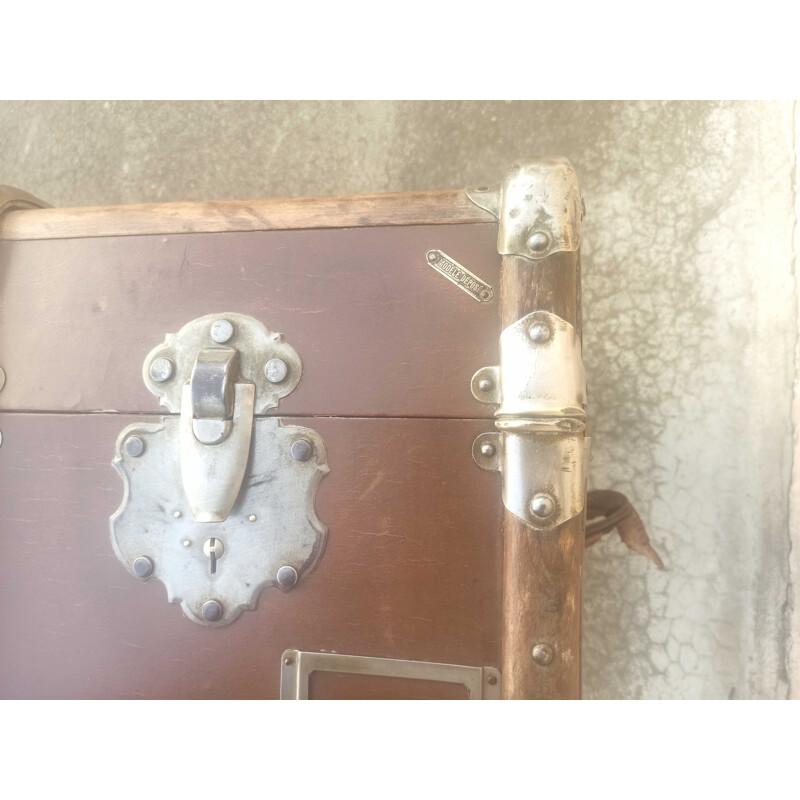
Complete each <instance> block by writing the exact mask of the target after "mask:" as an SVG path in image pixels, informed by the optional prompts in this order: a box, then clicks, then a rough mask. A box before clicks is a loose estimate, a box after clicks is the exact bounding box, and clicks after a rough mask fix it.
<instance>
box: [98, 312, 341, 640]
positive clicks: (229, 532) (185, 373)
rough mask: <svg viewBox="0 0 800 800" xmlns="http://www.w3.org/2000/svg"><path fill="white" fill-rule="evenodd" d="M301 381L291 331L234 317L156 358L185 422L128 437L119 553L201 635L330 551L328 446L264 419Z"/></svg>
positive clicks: (164, 389)
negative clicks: (319, 498) (324, 517)
mask: <svg viewBox="0 0 800 800" xmlns="http://www.w3.org/2000/svg"><path fill="white" fill-rule="evenodd" d="M301 373H302V363H301V361H300V357H299V356H298V354H297V352H296V351H295V350H294V348H292V347H291V346H290V345H288V344H287V343H286V342H284V341H283V338H282V336H281V334H279V333H273V332H271V331H269V330H267V329H266V327H264V325H262V324H261V323H260V322H258V321H257V320H255V319H253V318H252V317H248V316H245V315H243V314H234V313H225V314H211V315H209V316H206V317H201V318H200V319H196V320H194V321H193V322H190V323H189V324H187V325H185V326H184V327H183V328H181V330H180V331H179V332H178V333H177V334H168V335H167V337H166V340H165V341H164V342H163V343H162V344H160V345H159V346H158V347H156V348H155V349H154V350H152V351H151V352H150V354H149V355H148V356H147V358H146V359H145V362H144V370H143V376H144V382H145V384H146V386H147V388H148V389H149V390H150V391H151V392H152V393H153V394H155V395H157V396H158V397H159V400H160V402H161V404H162V405H164V406H166V407H167V408H168V409H169V411H170V412H173V413H172V414H170V415H169V416H165V417H163V418H162V419H161V421H160V422H158V423H136V424H133V425H129V426H128V427H127V428H125V430H123V431H122V433H120V435H119V438H118V439H117V444H116V451H115V455H114V460H113V462H112V463H113V465H114V467H115V468H116V469H117V471H118V472H119V474H120V475H121V476H122V480H123V483H124V487H125V491H124V496H123V499H122V504H121V505H120V507H119V508H118V509H117V511H116V512H115V513H114V515H113V516H112V517H111V543H112V545H113V546H114V550H115V552H116V554H117V557H118V558H119V559H120V561H121V562H122V563H123V565H124V566H125V567H126V568H127V570H128V571H129V572H130V573H131V575H133V576H135V577H137V578H139V579H140V580H145V581H147V580H150V579H156V580H159V581H161V582H162V583H163V584H164V586H165V587H166V589H167V599H168V600H169V602H170V603H180V605H181V607H182V608H183V610H184V612H185V613H186V615H187V616H188V617H189V618H190V619H191V620H193V621H194V622H197V623H199V624H201V625H206V626H210V627H219V626H222V625H226V624H228V623H229V622H232V621H233V620H234V619H236V618H237V617H238V616H239V614H241V612H242V611H243V610H244V609H246V608H249V609H254V608H255V607H256V604H257V602H258V596H259V594H260V593H261V590H262V589H265V588H267V587H270V586H275V587H278V588H279V589H282V590H284V591H288V590H289V589H291V588H292V587H293V586H294V585H295V584H296V583H297V582H298V581H299V580H301V579H302V578H303V577H304V575H305V574H306V573H307V572H309V571H310V570H311V569H312V568H313V567H314V565H315V564H316V562H317V561H318V559H319V558H320V556H321V555H322V552H323V550H324V546H325V538H326V535H327V529H326V528H325V526H324V525H323V524H322V522H320V520H319V518H318V517H317V515H316V512H315V510H314V498H315V495H316V490H317V486H318V485H319V482H320V481H321V480H322V478H323V477H324V476H325V475H326V474H327V472H328V465H327V456H326V452H325V444H324V442H323V441H322V438H321V437H320V436H319V434H318V433H316V431H313V430H311V429H309V428H304V427H300V426H298V425H284V424H283V423H282V421H281V420H280V419H277V418H275V417H266V416H262V415H263V414H264V413H265V412H266V411H268V410H270V409H272V408H275V407H276V406H277V405H278V402H279V401H280V399H281V398H283V397H286V396H287V395H289V394H290V393H291V392H292V391H293V390H294V389H295V388H296V386H297V384H298V383H299V381H300V376H301Z"/></svg>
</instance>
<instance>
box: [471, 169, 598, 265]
mask: <svg viewBox="0 0 800 800" xmlns="http://www.w3.org/2000/svg"><path fill="white" fill-rule="evenodd" d="M467 197H469V199H470V200H471V201H472V202H473V203H475V205H477V206H479V207H480V208H483V209H485V210H486V211H488V212H489V213H490V214H492V215H493V216H494V217H495V218H496V219H497V220H498V221H499V222H500V225H499V228H498V232H497V252H498V253H500V254H501V255H515V256H523V257H524V258H529V259H532V260H538V259H541V258H547V257H548V256H549V255H552V254H553V253H557V252H562V251H574V250H577V249H578V248H579V247H580V243H581V227H580V226H581V219H582V217H583V201H582V200H581V195H580V189H579V188H578V179H577V176H576V175H575V169H574V167H573V166H572V164H571V163H570V162H569V161H568V160H567V159H566V158H551V159H541V160H539V161H535V162H532V163H527V164H516V163H515V164H512V165H511V166H510V167H509V169H508V172H507V173H506V176H505V178H504V180H503V182H502V183H501V184H500V185H499V186H495V187H491V188H490V187H488V186H479V187H478V188H476V189H469V190H468V191H467Z"/></svg>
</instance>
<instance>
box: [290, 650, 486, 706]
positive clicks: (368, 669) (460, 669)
mask: <svg viewBox="0 0 800 800" xmlns="http://www.w3.org/2000/svg"><path fill="white" fill-rule="evenodd" d="M312 672H339V673H346V674H349V675H379V676H382V677H385V678H410V679H412V680H422V681H439V682H441V683H455V684H458V685H460V686H463V687H464V688H465V689H466V690H467V694H468V697H469V699H470V700H499V699H500V698H501V697H502V689H501V683H500V672H499V670H497V669H495V668H494V667H467V666H462V665H460V664H437V663H433V662H428V661H402V660H400V659H394V658H370V657H368V656H350V655H341V654H339V653H309V652H305V651H301V650H286V651H285V652H284V653H283V656H282V657H281V700H308V687H309V677H310V675H311V673H312Z"/></svg>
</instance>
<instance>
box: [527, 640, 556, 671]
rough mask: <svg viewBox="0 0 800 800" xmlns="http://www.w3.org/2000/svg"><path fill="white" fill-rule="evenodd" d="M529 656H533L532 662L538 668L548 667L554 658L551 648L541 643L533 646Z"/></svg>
mask: <svg viewBox="0 0 800 800" xmlns="http://www.w3.org/2000/svg"><path fill="white" fill-rule="evenodd" d="M531 655H532V656H533V660H534V662H535V663H537V664H538V665H539V666H540V667H547V666H549V665H550V664H552V663H553V659H554V658H555V653H554V652H553V648H552V647H551V646H550V645H549V644H544V643H543V642H540V643H539V644H536V645H534V646H533V650H532V651H531Z"/></svg>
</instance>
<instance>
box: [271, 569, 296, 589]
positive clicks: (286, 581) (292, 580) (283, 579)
mask: <svg viewBox="0 0 800 800" xmlns="http://www.w3.org/2000/svg"><path fill="white" fill-rule="evenodd" d="M297 578H298V575H297V570H296V569H295V568H294V567H290V566H283V567H281V568H280V569H279V570H278V574H277V575H276V576H275V579H276V580H277V581H278V586H280V587H281V589H291V588H292V587H293V586H294V585H295V584H296V583H297Z"/></svg>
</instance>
